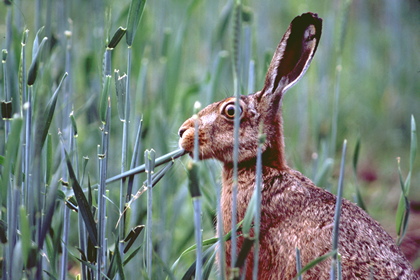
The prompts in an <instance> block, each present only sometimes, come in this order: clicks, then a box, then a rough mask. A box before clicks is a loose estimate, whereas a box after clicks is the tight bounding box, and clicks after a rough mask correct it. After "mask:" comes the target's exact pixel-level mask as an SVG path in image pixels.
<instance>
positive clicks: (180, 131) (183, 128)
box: [178, 127, 187, 138]
mask: <svg viewBox="0 0 420 280" xmlns="http://www.w3.org/2000/svg"><path fill="white" fill-rule="evenodd" d="M185 131H187V129H186V128H185V127H181V128H180V129H179V130H178V135H179V137H180V138H182V135H184V132H185Z"/></svg>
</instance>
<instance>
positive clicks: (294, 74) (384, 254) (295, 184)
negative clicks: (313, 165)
mask: <svg viewBox="0 0 420 280" xmlns="http://www.w3.org/2000/svg"><path fill="white" fill-rule="evenodd" d="M321 29H322V19H320V18H318V16H317V15H316V14H312V13H306V14H303V15H301V16H298V17H296V18H295V19H294V20H293V21H292V22H291V24H290V26H289V28H288V30H287V31H286V33H285V35H284V36H283V38H282V39H281V41H280V43H279V45H278V47H277V50H276V52H275V54H274V56H273V59H272V61H271V64H270V67H269V69H268V72H267V76H266V79H265V84H264V87H263V89H262V90H261V91H258V92H256V93H254V94H251V95H247V96H241V97H240V100H239V105H240V110H239V112H236V111H235V106H234V104H235V99H234V98H227V99H225V100H222V101H220V102H216V103H213V104H210V105H209V106H207V107H206V108H204V109H203V110H202V111H200V112H199V113H198V119H197V120H198V126H197V127H198V133H197V135H198V140H199V158H200V159H208V158H215V159H218V160H220V161H221V162H222V163H223V172H222V180H223V187H222V197H221V207H222V215H223V227H224V231H225V233H227V232H229V231H230V230H231V209H232V184H233V145H234V144H233V143H234V141H233V130H234V124H233V122H234V121H233V120H234V115H235V114H239V115H240V130H239V159H238V194H237V221H241V220H242V219H243V218H244V215H245V210H246V208H247V205H248V203H249V201H250V198H251V196H252V193H253V190H254V185H255V177H256V155H257V145H258V144H257V143H258V135H259V132H260V129H261V128H260V127H261V125H262V132H263V133H264V134H265V136H266V141H265V144H264V145H263V147H262V166H263V167H262V170H263V175H262V176H263V178H262V182H263V184H262V200H261V227H260V249H259V250H260V251H259V263H258V279H264V280H265V279H292V278H293V277H294V276H295V275H296V251H295V250H296V248H299V249H300V250H301V261H302V266H304V265H306V264H308V263H309V262H310V261H312V260H314V259H315V258H317V257H319V256H321V255H323V254H326V253H328V252H330V251H331V248H332V224H333V219H334V208H335V202H336V197H335V196H334V195H333V194H331V193H329V192H328V191H326V190H324V189H322V188H319V187H317V186H315V185H314V184H313V183H312V182H311V180H309V179H308V178H306V177H305V176H303V175H302V174H301V173H300V172H298V171H295V170H293V169H291V168H290V167H289V166H288V165H287V163H286V160H285V152H284V140H283V127H282V113H281V103H282V98H283V95H284V93H285V92H286V90H288V89H289V88H290V87H291V86H293V85H294V84H295V83H296V82H297V81H298V80H299V79H300V78H301V77H302V75H303V74H304V73H305V71H306V69H307V68H308V66H309V64H310V62H311V60H312V57H313V55H314V54H315V51H316V49H317V46H318V43H319V40H320V36H321ZM194 123H195V119H193V118H190V119H188V120H187V121H185V122H184V124H183V125H182V126H181V128H180V129H179V136H180V141H179V144H180V146H181V147H182V148H183V149H185V150H186V151H187V152H189V153H190V155H192V154H193V150H194V135H195V124H194ZM242 242H243V239H241V237H239V238H238V251H239V248H240V246H241V244H242ZM230 252H231V249H230V241H228V242H227V244H226V265H227V267H228V268H229V267H230V265H231V264H230ZM339 254H340V255H341V261H342V276H343V279H419V276H418V275H416V274H415V272H414V270H413V267H412V266H411V264H410V263H409V262H408V261H407V259H406V258H405V256H404V255H403V254H402V252H401V250H400V248H399V247H398V246H396V245H395V242H394V240H393V238H392V237H391V236H390V235H389V234H388V233H386V232H385V230H384V229H383V228H382V227H381V226H380V225H379V223H377V222H376V221H375V220H373V219H372V218H371V217H370V216H369V215H368V214H367V213H365V212H364V211H363V210H362V209H361V208H359V207H358V206H356V204H354V203H352V202H350V201H348V200H346V199H343V201H342V212H341V220H340V231H339ZM330 264H331V260H326V261H323V262H321V263H319V264H318V265H316V266H315V267H313V268H311V269H310V270H308V271H307V272H306V274H305V275H304V276H303V277H304V279H329V277H330ZM252 267H253V254H252V252H251V253H250V254H249V255H248V259H247V267H246V268H243V269H242V271H241V273H246V279H251V278H252Z"/></svg>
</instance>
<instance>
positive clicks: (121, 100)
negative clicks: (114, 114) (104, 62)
mask: <svg viewBox="0 0 420 280" xmlns="http://www.w3.org/2000/svg"><path fill="white" fill-rule="evenodd" d="M114 78H115V93H116V95H117V108H118V116H119V117H120V121H124V120H125V105H126V104H125V102H126V101H127V99H126V97H127V90H126V84H127V75H126V74H124V75H122V76H120V74H119V71H118V70H115V71H114Z"/></svg>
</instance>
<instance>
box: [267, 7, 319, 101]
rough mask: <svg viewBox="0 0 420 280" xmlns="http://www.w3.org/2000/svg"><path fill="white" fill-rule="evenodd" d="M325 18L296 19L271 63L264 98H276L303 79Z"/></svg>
mask: <svg viewBox="0 0 420 280" xmlns="http://www.w3.org/2000/svg"><path fill="white" fill-rule="evenodd" d="M321 29H322V19H320V18H318V15H317V14H313V13H306V14H302V15H301V16H298V17H296V18H294V19H293V21H292V22H291V23H290V26H289V28H288V29H287V31H286V33H285V34H284V36H283V38H282V39H281V41H280V43H279V45H278V46H277V50H276V52H275V53H274V56H273V59H272V60H271V63H270V67H269V69H268V72H267V76H266V78H265V84H264V88H263V90H262V91H261V93H260V94H261V95H262V96H264V95H273V94H274V95H277V96H276V97H275V99H278V100H280V99H281V96H282V95H283V93H284V92H286V90H288V89H289V88H290V87H292V86H293V85H294V84H295V83H296V82H297V81H298V80H299V79H300V77H302V76H303V74H304V73H305V71H306V69H307V68H308V66H309V64H310V62H311V60H312V57H313V56H314V54H315V51H316V48H317V46H318V42H319V39H320V37H321Z"/></svg>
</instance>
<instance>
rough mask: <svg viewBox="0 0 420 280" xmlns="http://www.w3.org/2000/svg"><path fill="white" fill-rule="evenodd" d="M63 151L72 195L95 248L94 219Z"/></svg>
mask: <svg viewBox="0 0 420 280" xmlns="http://www.w3.org/2000/svg"><path fill="white" fill-rule="evenodd" d="M63 149H64V153H65V155H66V163H67V168H68V171H69V176H70V182H71V187H72V188H73V192H74V195H75V197H76V200H77V203H78V205H79V211H80V213H81V214H82V218H83V221H84V223H85V226H86V229H87V231H88V233H89V237H90V239H91V240H92V242H93V244H94V245H95V246H97V245H98V239H97V237H98V231H97V228H96V223H95V219H94V218H93V215H92V212H91V211H90V205H89V204H88V202H87V199H86V197H85V195H84V193H83V190H82V188H81V187H80V185H79V182H78V181H77V178H76V174H75V173H74V170H73V166H72V164H71V161H70V157H69V155H68V153H67V151H66V149H65V148H64V147H63Z"/></svg>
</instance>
